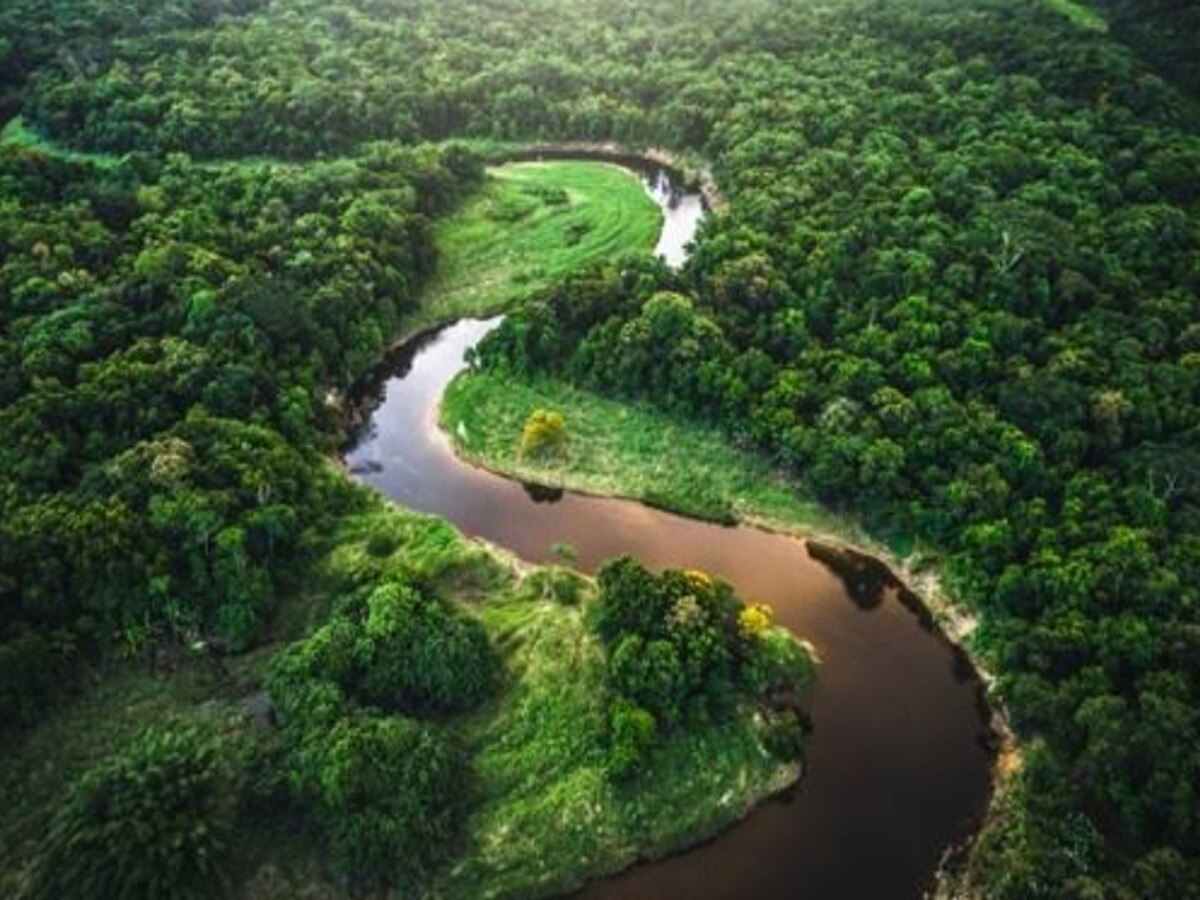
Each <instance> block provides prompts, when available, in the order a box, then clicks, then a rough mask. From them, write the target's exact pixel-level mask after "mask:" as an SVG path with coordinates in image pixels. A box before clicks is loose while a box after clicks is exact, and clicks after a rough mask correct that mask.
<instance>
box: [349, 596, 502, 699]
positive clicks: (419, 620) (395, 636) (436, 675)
mask: <svg viewBox="0 0 1200 900" xmlns="http://www.w3.org/2000/svg"><path fill="white" fill-rule="evenodd" d="M357 653H358V668H359V672H360V676H359V681H358V684H359V690H360V694H361V696H362V698H363V699H364V700H365V701H366V702H367V703H370V704H372V705H375V706H379V707H382V708H384V709H393V710H399V711H404V712H412V713H448V712H460V711H462V710H466V709H470V708H471V707H473V706H476V705H477V704H478V703H479V702H480V701H481V700H483V699H484V698H485V697H487V696H488V694H490V693H491V692H492V690H493V688H494V687H495V686H496V682H497V677H498V674H499V658H498V657H497V656H496V653H495V651H494V650H493V649H492V647H491V646H490V644H489V643H488V636H487V632H485V631H484V628H483V625H482V624H480V622H479V621H478V620H476V619H473V618H470V617H468V616H466V615H464V614H462V613H460V612H457V611H456V610H454V609H453V608H451V607H450V606H449V604H447V603H445V602H444V601H442V600H439V599H437V598H435V597H432V596H429V595H425V594H422V593H421V592H420V591H418V590H416V589H415V588H412V587H410V586H408V585H404V584H396V583H393V584H388V585H384V586H382V587H379V588H376V589H375V590H374V591H373V592H372V593H371V595H370V597H368V598H367V614H366V619H365V620H364V621H363V623H362V629H361V632H360V636H359V644H358V648H357Z"/></svg>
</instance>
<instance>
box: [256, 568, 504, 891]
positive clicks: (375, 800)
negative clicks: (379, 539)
mask: <svg viewBox="0 0 1200 900" xmlns="http://www.w3.org/2000/svg"><path fill="white" fill-rule="evenodd" d="M499 674H500V663H499V657H498V656H497V655H496V653H495V651H494V650H493V648H492V647H491V645H490V643H489V642H488V639H487V635H486V633H485V632H484V630H483V626H482V625H481V624H480V623H479V622H478V621H477V620H476V619H474V618H472V617H471V616H469V615H468V614H467V613H465V612H462V611H460V610H458V609H456V608H454V607H452V606H451V605H450V604H448V603H447V602H446V601H443V600H441V599H439V598H437V597H435V596H433V595H432V594H429V593H427V592H425V591H423V590H421V589H419V588H417V587H415V586H414V585H412V584H410V583H407V582H405V581H391V582H388V583H384V584H381V585H378V586H376V587H374V588H373V589H371V590H369V591H367V592H366V593H365V594H362V595H360V596H355V597H351V598H349V599H348V600H347V601H346V602H344V603H343V604H342V608H341V609H340V610H339V611H338V612H337V613H336V614H335V615H334V616H333V617H332V618H331V620H330V621H329V622H328V623H327V624H325V625H324V626H322V627H321V628H320V629H318V630H317V631H316V632H315V633H314V634H313V635H312V636H311V637H309V638H307V639H305V640H303V641H299V642H296V643H294V644H292V645H290V646H289V647H288V648H287V649H286V650H284V651H283V652H282V653H281V654H280V655H279V656H278V657H277V658H276V659H275V660H274V661H273V663H272V666H271V673H270V676H269V679H268V687H269V690H270V694H271V698H272V700H273V702H274V704H275V707H276V710H277V712H278V714H279V716H280V718H281V720H282V723H283V733H284V740H285V744H286V747H287V752H286V759H287V762H286V765H287V769H288V780H289V784H290V787H291V792H292V794H293V796H294V797H295V798H296V800H297V801H298V802H299V803H300V804H301V805H303V806H304V808H306V809H308V810H310V811H311V812H312V814H313V815H314V817H315V818H316V820H317V821H318V822H319V824H320V826H321V827H322V828H323V829H324V830H325V831H326V833H327V834H328V835H329V837H330V840H331V845H332V850H333V856H334V861H335V863H336V864H337V865H338V867H339V869H340V870H341V871H342V872H343V873H344V875H345V876H346V877H347V878H348V879H349V880H350V881H352V882H355V883H358V884H365V885H384V886H389V885H390V886H399V887H402V888H407V889H409V890H412V889H415V886H416V885H419V884H420V883H421V882H422V881H423V879H424V878H426V877H427V876H428V874H429V873H430V872H431V871H432V870H433V869H434V868H435V867H436V866H437V865H438V863H440V862H441V861H442V860H444V859H445V858H446V856H447V855H448V854H449V853H450V851H451V849H452V847H453V844H454V840H455V838H456V836H457V834H458V830H459V827H460V826H461V822H462V817H463V814H464V812H465V810H466V805H467V799H468V797H469V781H470V773H469V768H468V765H467V762H466V760H465V758H464V756H463V754H462V752H461V750H460V749H459V748H458V747H457V746H456V744H455V742H454V740H453V739H452V738H451V737H450V735H449V734H448V732H446V730H445V729H444V728H442V727H441V726H440V725H439V724H437V723H436V722H434V721H432V720H430V717H432V716H435V715H444V714H446V713H452V712H462V711H466V710H469V709H471V708H474V707H476V706H478V704H479V703H480V702H482V701H483V700H484V699H486V698H487V697H488V696H489V695H490V694H491V693H492V692H493V691H494V689H495V688H496V687H497V685H498V679H499Z"/></svg>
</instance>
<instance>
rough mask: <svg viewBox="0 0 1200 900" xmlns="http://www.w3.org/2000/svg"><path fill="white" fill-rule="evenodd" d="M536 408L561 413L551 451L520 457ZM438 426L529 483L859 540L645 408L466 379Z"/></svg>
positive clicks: (539, 383)
mask: <svg viewBox="0 0 1200 900" xmlns="http://www.w3.org/2000/svg"><path fill="white" fill-rule="evenodd" d="M535 409H548V410H554V411H557V412H561V413H563V414H564V416H565V417H566V423H567V440H566V442H565V445H564V447H563V449H562V450H561V451H559V452H557V453H549V454H546V455H544V456H539V457H534V458H529V457H522V456H521V455H520V437H521V429H522V426H523V425H524V423H525V420H526V418H528V416H529V414H530V413H531V412H532V411H533V410H535ZM441 422H442V426H443V427H444V428H445V430H446V431H447V432H448V433H449V434H450V435H451V437H452V439H453V440H454V443H455V445H456V447H457V449H458V451H459V452H460V453H461V454H462V455H463V456H465V457H466V458H468V459H470V460H473V461H475V462H478V463H481V464H483V465H486V466H487V467H488V468H491V469H494V470H496V471H499V472H503V473H504V474H506V475H511V476H513V477H516V478H520V479H522V480H525V481H533V482H537V483H539V484H547V485H553V486H557V487H566V488H572V489H575V490H582V491H587V492H589V493H595V494H611V495H617V496H623V497H632V498H634V499H637V500H641V501H643V502H647V503H649V504H651V505H654V506H659V507H663V508H666V509H671V510H674V511H676V512H680V513H683V514H685V515H689V516H692V517H694V518H703V519H708V520H710V521H717V522H733V521H747V522H753V523H757V524H762V525H765V526H768V527H773V528H779V529H786V530H796V531H823V532H831V533H836V534H840V535H845V536H847V537H853V538H854V539H855V540H856V541H859V542H865V541H866V536H865V535H863V534H861V533H860V530H859V529H858V528H856V527H855V526H854V525H853V524H852V523H851V522H849V521H847V520H844V519H841V518H839V517H838V516H836V515H835V514H833V513H831V512H830V511H829V510H827V509H825V508H823V507H822V506H821V505H819V504H818V503H816V502H814V501H810V500H806V499H805V498H804V496H803V493H802V492H801V489H800V486H799V485H797V484H795V483H794V482H791V481H789V480H787V479H785V478H784V477H783V476H781V475H780V473H779V472H778V471H777V470H775V469H774V468H773V467H772V466H771V465H770V464H769V463H768V461H767V460H765V459H764V458H763V457H761V456H759V455H758V454H755V453H752V452H748V451H744V450H739V449H738V448H736V447H733V446H732V445H731V444H730V443H729V441H728V440H727V439H726V437H725V436H724V435H723V434H722V433H721V432H720V431H719V430H717V429H715V428H709V427H707V426H705V425H703V424H700V423H698V422H696V421H695V420H693V419H683V418H677V417H673V416H670V415H668V414H666V413H663V412H660V411H658V410H655V409H652V408H650V407H647V406H640V405H633V404H628V403H624V402H620V401H616V400H610V399H608V398H606V397H601V396H599V395H597V394H593V393H590V392H588V391H583V390H579V389H577V388H574V387H572V386H570V385H567V384H564V383H562V382H559V381H554V380H552V379H537V380H529V381H526V380H523V379H516V378H512V377H509V376H506V375H502V374H498V373H494V372H468V373H464V374H463V375H460V376H459V377H458V378H456V379H455V380H454V381H453V382H451V384H450V386H449V388H447V390H446V393H445V395H444V396H443V398H442V407H441Z"/></svg>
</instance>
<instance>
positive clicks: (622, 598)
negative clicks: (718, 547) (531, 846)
mask: <svg viewBox="0 0 1200 900" xmlns="http://www.w3.org/2000/svg"><path fill="white" fill-rule="evenodd" d="M597 581H598V585H599V596H598V598H597V600H596V602H595V603H594V604H593V605H592V606H591V607H589V609H588V613H587V615H588V621H589V623H590V625H591V627H592V628H593V630H594V631H595V632H596V634H597V635H598V636H599V638H600V640H601V641H602V642H603V644H604V646H605V650H606V656H605V680H606V682H607V686H608V690H609V695H610V704H609V723H610V728H609V755H608V769H609V773H610V774H611V775H612V776H613V777H614V778H616V779H625V778H629V777H632V776H633V775H635V774H636V773H637V771H638V769H639V767H640V766H641V764H642V763H643V762H644V761H645V759H646V757H647V756H648V754H650V753H652V752H653V749H654V746H655V744H656V743H657V742H658V741H660V740H662V738H663V736H665V735H667V734H669V733H670V732H671V731H672V730H675V729H678V728H681V727H684V726H685V725H687V724H690V725H696V724H699V723H703V722H708V721H711V720H713V719H720V718H722V717H725V716H727V715H729V714H730V713H731V712H732V711H733V710H734V709H735V708H736V707H737V706H738V705H739V704H745V703H749V704H753V705H759V706H762V707H763V708H764V709H765V710H768V711H769V714H770V719H771V721H772V722H773V723H775V725H774V726H773V729H772V730H776V728H777V727H787V726H786V725H784V724H783V723H790V725H791V727H793V728H794V729H795V732H796V734H799V733H800V720H799V718H798V717H797V711H798V701H799V695H800V692H801V691H802V690H803V689H804V688H805V686H807V685H808V684H809V683H810V682H811V680H812V677H813V664H812V660H811V658H810V657H809V655H808V653H807V652H806V651H805V650H804V648H803V647H802V646H801V645H800V644H799V643H797V642H796V641H795V639H793V638H792V637H791V636H790V635H788V634H787V633H786V632H782V631H780V630H778V629H775V628H773V627H772V623H771V620H770V615H769V611H768V610H767V608H766V607H764V606H762V605H755V606H743V604H742V602H741V601H740V600H739V599H738V598H737V596H736V595H735V594H734V592H733V589H732V588H731V587H730V586H729V585H728V584H726V583H725V582H722V581H719V580H715V579H713V578H710V577H709V576H708V575H706V574H705V573H703V572H697V571H688V572H680V571H667V572H664V573H662V574H660V575H656V574H654V573H653V572H651V571H649V570H648V569H646V568H645V567H643V566H642V565H641V564H639V563H638V562H637V561H636V560H634V559H632V558H630V557H622V558H620V559H616V560H613V561H611V562H608V563H606V564H605V565H604V567H603V568H601V570H600V572H599V574H598V576H597ZM767 743H768V746H769V747H771V748H772V749H773V750H774V751H778V752H779V753H780V755H781V756H782V757H783V758H786V759H795V758H797V757H798V756H799V755H800V753H801V752H802V749H803V742H802V740H801V741H798V742H795V743H792V744H787V743H785V742H782V741H778V740H769V741H768V742H767Z"/></svg>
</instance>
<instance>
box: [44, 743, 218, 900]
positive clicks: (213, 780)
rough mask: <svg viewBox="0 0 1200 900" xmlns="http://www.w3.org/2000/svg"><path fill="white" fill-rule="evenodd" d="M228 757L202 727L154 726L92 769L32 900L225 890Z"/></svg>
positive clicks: (55, 837)
mask: <svg viewBox="0 0 1200 900" xmlns="http://www.w3.org/2000/svg"><path fill="white" fill-rule="evenodd" d="M228 753H229V750H228V748H226V747H225V746H224V745H223V744H222V743H221V742H220V741H218V740H217V739H216V738H214V737H213V736H211V735H209V734H207V733H206V732H204V731H202V730H201V729H200V728H199V727H196V726H191V725H182V724H177V725H167V726H155V727H151V728H148V729H146V731H144V732H143V733H142V734H141V735H140V736H139V737H137V738H136V739H135V740H134V741H133V742H132V743H130V744H129V745H128V746H127V747H125V748H124V749H123V750H122V751H120V752H119V753H117V754H116V755H114V756H113V757H111V758H109V759H107V760H105V761H103V762H101V763H100V764H98V765H97V766H96V767H95V768H94V769H92V770H90V771H88V772H87V773H86V774H84V775H83V777H82V778H80V780H79V781H78V782H77V783H76V784H75V786H74V787H73V788H72V790H71V794H70V796H69V797H68V798H67V799H66V801H65V802H64V804H63V806H62V807H61V808H60V809H59V811H58V813H57V815H56V816H55V818H54V821H53V822H52V824H51V826H50V829H49V831H48V833H47V835H46V839H45V843H44V845H43V848H42V851H41V855H40V857H39V858H38V861H37V866H36V869H35V871H34V876H33V882H32V885H31V888H30V897H31V898H33V900H60V898H63V897H72V898H79V900H110V898H113V897H122V898H129V900H140V898H145V900H154V898H194V897H212V896H217V895H220V894H222V893H224V888H225V882H224V874H223V871H222V863H223V857H224V855H225V854H226V852H227V851H228V838H229V833H230V828H231V825H232V822H233V813H234V805H235V784H234V775H233V772H232V768H231V765H230V760H229V758H228Z"/></svg>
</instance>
